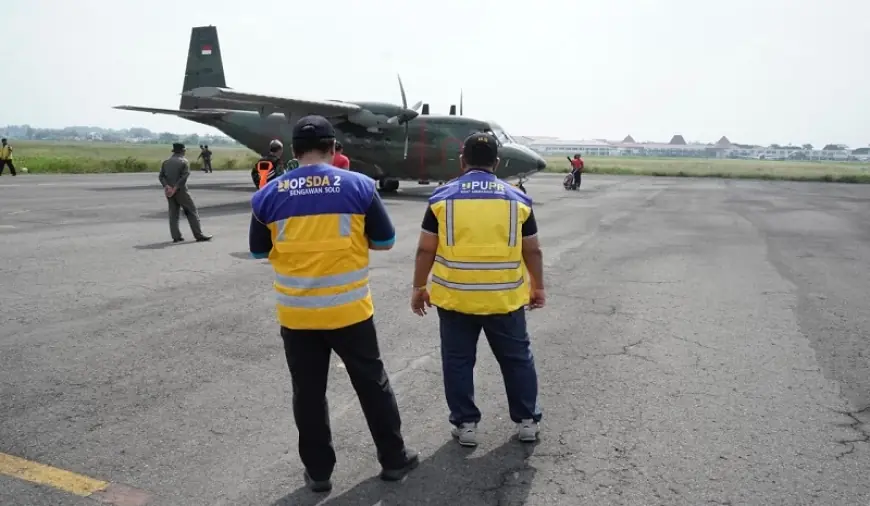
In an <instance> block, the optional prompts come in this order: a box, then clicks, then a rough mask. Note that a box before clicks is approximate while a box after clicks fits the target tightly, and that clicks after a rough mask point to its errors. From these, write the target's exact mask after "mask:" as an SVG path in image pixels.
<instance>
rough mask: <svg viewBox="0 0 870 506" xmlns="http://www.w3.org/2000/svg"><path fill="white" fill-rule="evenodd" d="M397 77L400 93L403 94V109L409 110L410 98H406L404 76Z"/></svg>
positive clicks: (397, 75)
mask: <svg viewBox="0 0 870 506" xmlns="http://www.w3.org/2000/svg"><path fill="white" fill-rule="evenodd" d="M396 77H398V78H399V91H401V92H402V107H404V108H405V109H407V108H408V97H406V96H405V85H403V84H402V76H400V75H399V74H396Z"/></svg>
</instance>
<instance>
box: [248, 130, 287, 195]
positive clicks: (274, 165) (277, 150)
mask: <svg viewBox="0 0 870 506" xmlns="http://www.w3.org/2000/svg"><path fill="white" fill-rule="evenodd" d="M282 156H284V144H282V143H281V141H279V140H278V139H275V140H273V141H272V142H270V143H269V153H268V154H266V155H265V156H264V157H263V158H260V159H259V160H257V163H256V164H255V165H254V169H253V170H252V171H251V179H253V180H254V186H255V187H257V188H258V189H259V188H262V187H264V186H266V183H268V182H269V181H271V180H273V179H275V178H276V177H278V176H280V175H281V174H283V173H284V162H283V161H282V160H281V157H282Z"/></svg>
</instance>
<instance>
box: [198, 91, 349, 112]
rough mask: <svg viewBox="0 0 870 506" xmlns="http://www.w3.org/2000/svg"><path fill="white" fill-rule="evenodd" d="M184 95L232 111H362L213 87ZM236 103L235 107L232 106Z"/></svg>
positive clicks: (330, 103)
mask: <svg viewBox="0 0 870 506" xmlns="http://www.w3.org/2000/svg"><path fill="white" fill-rule="evenodd" d="M182 95H183V96H188V97H194V98H208V99H212V100H218V101H221V102H224V101H225V102H226V103H227V107H228V108H230V109H234V108H236V107H239V108H240V109H243V110H250V109H251V106H254V107H253V108H254V109H259V108H265V109H274V112H284V113H287V112H290V113H293V114H294V115H296V114H300V115H304V114H319V115H321V116H339V115H345V114H351V113H355V112H360V111H361V110H362V108H361V107H360V106H358V105H356V104H349V103H347V102H337V101H335V102H334V101H329V100H305V99H299V98H288V97H276V96H271V95H260V94H257V93H245V92H241V91H236V90H232V89H229V88H217V87H211V86H208V87H200V88H196V89H193V90H190V91H185V92H184V93H182ZM234 103H235V105H232V104H234Z"/></svg>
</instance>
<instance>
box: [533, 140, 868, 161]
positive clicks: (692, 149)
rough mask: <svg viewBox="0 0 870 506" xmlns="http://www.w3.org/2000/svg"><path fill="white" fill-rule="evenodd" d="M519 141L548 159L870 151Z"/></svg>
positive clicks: (859, 156)
mask: <svg viewBox="0 0 870 506" xmlns="http://www.w3.org/2000/svg"><path fill="white" fill-rule="evenodd" d="M518 140H519V141H520V142H522V143H524V144H526V145H527V146H528V147H530V148H531V149H533V150H534V151H537V152H538V153H540V154H542V155H544V156H559V155H566V156H567V155H574V154H581V155H583V156H650V157H668V158H670V157H690V158H753V159H762V160H764V159H766V160H841V161H847V160H863V159H865V158H867V157H868V153H864V152H863V151H867V148H861V149H856V150H851V149H848V148H846V147H845V146H837V147H836V148H837V149H828V146H826V149H811V148H809V147H806V148H804V147H799V146H772V147H762V146H750V145H744V144H733V143H732V142H731V141H730V140H728V138H727V137H725V136H723V137H722V138H721V139H719V141H718V142H716V143H715V144H701V143H687V142H686V141H685V139H683V136H682V135H674V136H673V138H671V140H670V142H667V143H658V142H636V141H635V140H634V139H633V138H632V137H631V136H630V135H629V136H627V137H626V138H625V139H623V140H621V141H609V140H604V139H594V140H565V139H558V138H554V137H521V138H518Z"/></svg>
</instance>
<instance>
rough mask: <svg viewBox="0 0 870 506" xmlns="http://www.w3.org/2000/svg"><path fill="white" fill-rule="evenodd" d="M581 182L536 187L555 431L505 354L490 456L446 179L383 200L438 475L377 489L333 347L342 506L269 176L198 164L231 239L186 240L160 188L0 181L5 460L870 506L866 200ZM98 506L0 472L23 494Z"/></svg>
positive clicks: (410, 396) (397, 356)
mask: <svg viewBox="0 0 870 506" xmlns="http://www.w3.org/2000/svg"><path fill="white" fill-rule="evenodd" d="M560 180H561V176H556V175H540V176H536V177H535V178H534V179H533V180H531V181H530V182H529V183H528V190H529V193H530V194H531V195H532V197H533V198H534V199H535V202H536V207H535V210H536V211H535V212H536V216H537V219H538V223H539V226H540V237H541V242H542V245H543V248H544V254H545V260H546V265H547V282H548V286H547V294H548V297H549V298H548V305H547V307H546V308H544V309H541V310H537V311H534V312H532V313H531V314H530V315H529V321H530V323H529V325H530V333H531V336H532V341H533V350H534V352H535V356H536V362H537V367H538V374H539V381H540V402H541V405H542V408H543V411H544V420H543V423H542V435H541V441H540V442H539V443H538V444H537V445H535V446H524V445H522V444H521V443H519V442H517V441H515V440H512V436H513V435H514V427H513V424H511V423H510V420H509V418H508V416H507V403H506V400H505V395H504V388H503V385H502V381H501V375H500V372H499V369H498V366H497V364H496V362H495V361H494V360H493V358H492V353H491V352H490V351H489V349H488V347H487V345H486V344H485V340H484V339H481V345H480V347H479V350H480V351H479V359H478V365H477V370H476V389H477V399H478V402H479V404H480V407H481V410H482V411H483V413H484V419H483V421H482V423H481V426H480V434H479V438H480V446H479V447H478V448H477V449H476V450H473V451H468V450H466V449H463V448H460V447H459V446H458V445H457V444H456V443H455V441H453V440H452V439H451V437H450V433H449V430H450V427H449V425H448V423H447V408H446V405H445V402H444V398H443V389H442V383H441V372H440V354H439V346H438V329H437V317H436V316H435V315H434V314H430V315H428V316H427V317H425V318H422V319H421V318H419V317H417V316H415V315H414V314H412V313H411V311H410V309H409V305H408V302H409V293H410V290H409V287H410V283H411V273H412V268H413V261H414V252H415V247H416V243H417V237H418V231H419V226H420V221H421V219H422V216H423V211H424V209H425V196H426V195H427V193H428V192H427V191H425V190H426V187H418V186H417V185H414V184H411V185H405V187H407V188H408V190H406V191H402V192H400V194H398V195H394V196H386V197H385V202H386V203H387V206H388V210H389V212H390V213H391V215H392V218H393V220H394V222H395V226H396V230H397V234H398V240H397V243H396V247H395V248H394V249H393V250H392V251H389V252H384V253H381V252H374V253H373V254H372V265H373V269H372V289H373V293H374V299H375V305H376V312H377V314H376V324H377V327H378V330H379V333H380V342H381V350H382V353H383V357H384V359H385V362H386V364H387V368H388V371H389V373H390V375H391V378H392V381H393V385H394V388H395V390H396V394H397V397H398V400H399V406H400V409H401V412H402V415H403V422H404V434H405V437H406V440H407V442H408V444H409V445H411V446H413V447H414V448H416V449H418V450H419V451H420V453H421V458H422V462H421V465H420V467H419V468H418V469H417V470H416V471H414V472H413V473H412V474H411V475H410V476H409V477H408V478H407V479H406V480H405V481H404V482H403V483H398V484H388V483H382V482H381V481H380V480H378V479H377V477H376V476H377V472H378V471H379V467H378V464H377V461H376V458H375V452H374V446H373V444H372V442H371V438H370V436H369V433H368V429H367V427H366V424H365V421H364V419H363V417H362V413H361V410H360V408H359V404H358V402H357V400H356V397H355V394H354V392H353V390H352V388H351V386H350V382H349V381H348V378H347V376H346V374H345V371H344V369H343V368H342V364H341V363H340V362H339V361H338V360H336V359H334V360H333V365H332V369H333V370H332V375H331V377H330V384H329V403H330V409H331V415H332V427H333V433H334V439H335V446H336V450H337V453H338V465H337V468H336V471H335V474H334V476H333V480H334V483H335V489H334V491H333V492H332V493H331V494H330V495H328V496H326V497H324V496H317V495H315V494H313V493H311V492H309V491H307V489H305V488H303V483H302V477H301V475H302V469H301V466H300V462H299V459H298V456H297V433H296V430H295V426H294V424H293V419H292V413H291V407H290V378H289V373H288V371H287V368H286V363H285V361H284V355H283V348H282V344H281V339H280V337H279V336H278V328H277V325H276V323H275V316H274V306H273V298H272V292H271V281H272V271H271V268H270V267H269V265H268V263H266V262H265V261H260V260H252V259H250V258H248V254H247V246H248V245H247V231H248V224H249V219H250V214H249V212H250V208H249V199H250V194H251V188H250V180H249V176H248V175H247V174H246V173H244V172H220V173H214V174H208V175H207V174H202V173H195V174H194V175H193V176H192V183H191V189H192V194H193V196H194V198H195V199H196V202H197V204H198V206H199V208H200V210H201V215H202V220H203V227H204V230H205V232H206V233H210V234H214V240H213V241H212V242H210V243H195V242H193V241H192V239H193V237H192V236H191V234H190V232H189V229H188V227H187V224H186V223H185V222H184V219H183V218H182V223H181V228H182V231H183V232H184V233H185V237H186V238H187V239H188V240H187V241H186V242H185V243H182V244H179V245H172V244H170V243H168V242H167V241H169V231H168V226H167V223H166V214H167V210H166V203H165V199H164V198H163V196H162V193H161V189H160V187H159V185H158V184H157V176H156V174H137V175H103V176H52V177H48V176H46V177H38V176H19V177H17V178H11V177H2V178H0V245H2V248H0V251H2V254H0V286H2V290H0V322H2V325H0V389H2V396H0V453H6V454H9V455H14V456H17V457H23V458H25V459H29V460H31V461H35V462H39V463H42V464H47V465H51V466H55V467H57V468H60V469H65V470H69V471H74V472H77V473H80V474H83V475H86V476H89V477H93V478H96V479H99V480H106V481H109V482H112V483H116V484H123V485H127V486H129V487H134V488H135V489H137V490H139V491H141V493H143V494H148V495H149V496H150V498H151V499H150V500H151V502H150V503H149V504H159V505H171V506H175V505H177V506H199V505H223V506H247V505H266V506H298V505H314V504H326V505H331V506H357V505H360V506H362V505H375V504H377V505H380V506H395V505H407V506H419V505H451V506H478V505H501V506H508V505H522V504H527V505H534V506H538V505H566V506H577V505H579V504H594V505H643V506H646V505H691V506H698V505H704V504H710V505H714V504H730V505H735V506H736V505H810V504H813V505H816V504H817V505H825V506H832V505H838V506H839V505H844V506H848V505H867V504H870V480H868V479H867V470H868V469H870V303H868V292H870V269H868V267H867V266H868V265H870V187H867V186H849V185H836V184H808V183H773V182H752V181H721V180H690V179H665V178H657V179H653V178H630V177H603V176H600V177H599V176H586V177H584V181H583V186H582V189H581V191H579V192H568V191H565V190H563V189H562V188H561V184H560ZM429 191H431V187H430V190H429ZM5 474H8V473H5ZM318 501H320V502H318ZM379 501H380V502H379ZM93 503H94V502H93V501H92V500H91V499H89V498H82V497H78V496H75V495H70V494H67V493H65V492H62V491H59V490H55V489H54V488H52V487H51V486H47V485H34V484H31V483H28V482H26V481H22V480H19V479H17V478H11V477H8V476H4V473H2V470H0V504H3V505H4V506H37V505H52V506H59V505H80V504H81V505H85V504H93ZM117 504H122V502H118V503H117ZM125 504H132V503H130V502H128V503H125Z"/></svg>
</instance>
